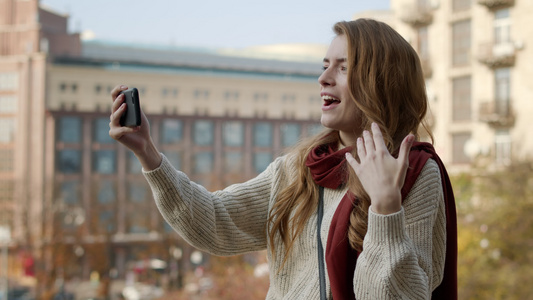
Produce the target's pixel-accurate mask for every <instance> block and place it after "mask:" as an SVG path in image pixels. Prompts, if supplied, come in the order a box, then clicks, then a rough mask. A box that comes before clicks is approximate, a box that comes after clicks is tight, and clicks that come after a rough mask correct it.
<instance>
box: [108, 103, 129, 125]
mask: <svg viewBox="0 0 533 300" xmlns="http://www.w3.org/2000/svg"><path fill="white" fill-rule="evenodd" d="M124 111H126V103H122V104H121V105H120V106H119V107H118V108H117V110H115V111H114V112H112V113H111V116H110V118H109V121H110V123H109V126H110V127H111V126H119V127H122V126H120V117H121V116H122V114H123V113H124Z"/></svg>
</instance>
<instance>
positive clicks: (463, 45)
mask: <svg viewBox="0 0 533 300" xmlns="http://www.w3.org/2000/svg"><path fill="white" fill-rule="evenodd" d="M470 47H471V32H470V20H466V21H460V22H456V23H454V24H453V25H452V64H453V65H454V66H463V65H467V64H469V63H470Z"/></svg>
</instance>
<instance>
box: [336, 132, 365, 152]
mask: <svg viewBox="0 0 533 300" xmlns="http://www.w3.org/2000/svg"><path fill="white" fill-rule="evenodd" d="M359 136H361V134H357V133H354V132H346V131H339V149H342V148H344V147H346V146H352V145H355V141H356V139H357V138H358V137H359Z"/></svg>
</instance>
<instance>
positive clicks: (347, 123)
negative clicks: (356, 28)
mask: <svg viewBox="0 0 533 300" xmlns="http://www.w3.org/2000/svg"><path fill="white" fill-rule="evenodd" d="M318 82H319V83H320V96H321V97H322V118H321V119H320V122H321V123H322V125H324V126H325V127H327V128H330V129H334V130H338V131H339V132H340V136H341V142H342V143H343V144H344V145H348V144H350V143H351V142H352V141H353V140H355V138H356V135H357V136H358V135H360V133H361V121H362V114H361V111H360V110H359V109H358V108H357V106H356V105H355V102H354V101H353V100H352V99H351V98H350V92H349V89H348V42H347V39H346V36H344V35H339V36H337V37H336V38H335V39H334V40H333V41H332V42H331V45H330V46H329V49H328V51H327V53H326V57H325V58H324V71H323V73H322V75H320V77H319V78H318Z"/></svg>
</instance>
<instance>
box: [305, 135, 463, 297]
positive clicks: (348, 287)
mask: <svg viewBox="0 0 533 300" xmlns="http://www.w3.org/2000/svg"><path fill="white" fill-rule="evenodd" d="M351 149H352V148H350V147H347V148H344V149H341V150H339V151H337V144H336V143H331V144H327V145H321V146H318V147H316V148H314V149H313V150H312V151H311V152H310V153H309V156H308V157H307V161H306V166H307V167H309V170H310V172H311V175H312V176H313V179H314V181H315V183H316V184H318V185H320V186H323V187H325V188H330V189H337V188H339V187H340V186H341V185H343V184H344V183H345V182H346V179H347V175H348V171H347V167H348V166H347V164H346V163H345V161H346V159H345V156H344V155H345V153H346V152H348V151H350V150H351ZM429 158H432V159H433V160H435V161H436V162H437V164H438V166H439V169H440V173H441V176H442V187H443V191H444V200H445V208H446V260H445V266H444V277H443V280H442V283H441V284H440V285H439V286H438V287H437V288H436V289H435V290H434V291H433V294H432V297H431V298H432V299H451V300H454V299H457V218H456V211H455V199H454V195H453V191H452V186H451V183H450V179H449V177H448V173H447V172H446V169H445V168H444V165H443V163H442V161H441V160H440V158H439V157H438V155H437V154H436V153H435V150H434V148H433V146H432V145H431V144H429V143H421V142H415V143H414V144H413V146H412V147H411V151H410V153H409V169H408V170H407V175H406V178H405V183H404V185H403V187H402V191H401V193H402V201H403V200H405V198H406V197H407V195H408V194H409V191H410V190H411V187H412V186H413V185H414V183H415V181H416V179H417V178H418V175H419V174H420V172H421V171H422V168H423V167H424V165H425V164H426V161H427V160H428V159H429ZM356 201H357V199H355V197H354V195H353V194H351V193H350V192H348V193H346V195H345V196H344V197H343V198H342V200H341V202H340V203H339V205H338V207H337V210H336V211H335V214H334V216H333V220H332V222H331V225H330V229H329V234H328V240H327V241H328V242H327V245H326V264H327V269H328V276H329V280H330V284H331V293H332V296H333V299H337V300H338V299H355V295H354V292H353V276H354V272H355V265H356V263H357V257H358V255H359V253H358V252H357V251H355V250H354V249H352V247H351V246H350V243H349V241H348V236H347V233H348V226H349V223H350V214H351V212H352V208H353V205H354V203H356Z"/></svg>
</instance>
